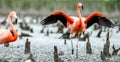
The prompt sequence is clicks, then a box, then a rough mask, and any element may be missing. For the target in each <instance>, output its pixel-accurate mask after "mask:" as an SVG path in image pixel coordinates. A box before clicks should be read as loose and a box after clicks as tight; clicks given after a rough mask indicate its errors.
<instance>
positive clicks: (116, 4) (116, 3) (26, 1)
mask: <svg viewBox="0 0 120 62" xmlns="http://www.w3.org/2000/svg"><path fill="white" fill-rule="evenodd" d="M78 2H81V3H82V4H83V6H85V8H87V9H89V10H99V11H102V10H106V11H108V12H112V11H116V10H117V11H120V0H0V8H1V9H21V10H29V9H35V10H40V9H43V8H45V9H48V10H50V11H53V10H55V9H62V10H64V9H67V10H76V5H77V3H78Z"/></svg>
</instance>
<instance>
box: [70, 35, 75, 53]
mask: <svg viewBox="0 0 120 62" xmlns="http://www.w3.org/2000/svg"><path fill="white" fill-rule="evenodd" d="M70 40H71V46H72V54H74V48H73V42H72V36H70Z"/></svg>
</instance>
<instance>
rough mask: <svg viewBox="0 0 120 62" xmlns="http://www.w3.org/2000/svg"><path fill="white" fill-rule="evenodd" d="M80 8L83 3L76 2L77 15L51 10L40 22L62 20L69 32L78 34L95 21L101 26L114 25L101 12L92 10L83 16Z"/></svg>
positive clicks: (49, 22)
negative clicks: (86, 15) (92, 11)
mask: <svg viewBox="0 0 120 62" xmlns="http://www.w3.org/2000/svg"><path fill="white" fill-rule="evenodd" d="M80 8H82V9H83V5H82V4H81V3H78V5H77V13H78V17H73V16H69V15H67V14H65V13H64V12H63V11H61V10H58V11H55V12H52V13H51V14H50V15H49V16H48V17H46V18H45V19H43V20H42V21H41V22H40V23H41V24H42V25H48V24H53V23H56V22H57V21H58V20H59V21H60V22H62V24H63V25H64V26H65V27H68V28H70V33H75V34H78V37H79V34H80V33H81V32H83V31H85V30H86V29H87V28H88V27H90V26H91V25H93V24H94V23H97V24H99V25H101V26H105V27H113V26H115V25H114V24H113V23H112V22H111V21H110V20H109V19H107V18H106V17H105V16H104V15H103V14H102V13H100V12H94V13H92V14H90V15H89V16H88V17H86V18H84V17H82V16H81V13H80ZM76 48H77V50H78V42H77V43H76Z"/></svg>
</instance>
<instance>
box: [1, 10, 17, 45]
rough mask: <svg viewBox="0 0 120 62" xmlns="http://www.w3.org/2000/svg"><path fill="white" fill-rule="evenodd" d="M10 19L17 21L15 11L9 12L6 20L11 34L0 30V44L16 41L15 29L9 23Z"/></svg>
mask: <svg viewBox="0 0 120 62" xmlns="http://www.w3.org/2000/svg"><path fill="white" fill-rule="evenodd" d="M12 18H14V19H15V20H16V21H17V15H16V12H15V11H11V12H10V13H9V15H8V19H7V20H8V23H9V26H10V28H11V30H12V32H13V34H12V33H11V32H10V31H9V30H6V29H2V28H0V44H4V43H9V42H13V41H16V40H17V38H18V34H17V32H16V29H15V27H14V26H13V24H12V22H11V19H12Z"/></svg>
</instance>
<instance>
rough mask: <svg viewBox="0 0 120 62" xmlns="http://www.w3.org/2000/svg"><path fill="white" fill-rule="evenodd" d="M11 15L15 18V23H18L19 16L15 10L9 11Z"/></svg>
mask: <svg viewBox="0 0 120 62" xmlns="http://www.w3.org/2000/svg"><path fill="white" fill-rule="evenodd" d="M9 15H10V17H12V18H14V19H15V23H17V20H18V17H17V14H16V12H15V11H11V12H10V13H9Z"/></svg>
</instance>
